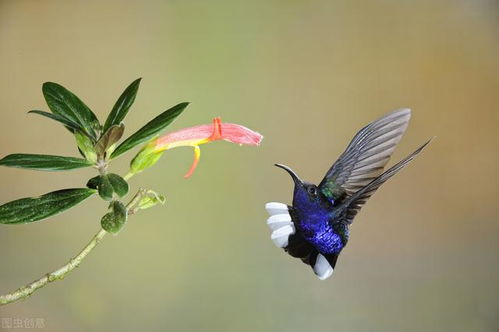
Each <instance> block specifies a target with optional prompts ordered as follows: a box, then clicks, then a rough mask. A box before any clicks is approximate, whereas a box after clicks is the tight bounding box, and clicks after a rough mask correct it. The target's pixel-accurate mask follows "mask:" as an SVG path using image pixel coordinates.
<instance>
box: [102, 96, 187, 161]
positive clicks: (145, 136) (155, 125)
mask: <svg viewBox="0 0 499 332" xmlns="http://www.w3.org/2000/svg"><path fill="white" fill-rule="evenodd" d="M187 105H189V103H180V104H178V105H175V106H173V107H172V108H170V109H168V110H166V111H164V112H163V113H161V114H160V115H158V116H157V117H155V118H154V119H152V120H151V121H149V122H148V123H147V124H146V125H145V126H143V127H142V128H140V129H139V130H138V131H136V132H135V133H134V134H133V135H132V136H130V137H128V138H127V139H126V140H125V141H124V142H123V143H121V144H120V145H119V146H118V147H117V148H116V150H114V152H113V153H112V154H111V158H116V157H118V156H119V155H121V154H123V153H125V152H126V151H128V150H130V149H131V148H133V147H135V146H136V145H138V144H141V143H144V142H146V141H147V140H149V139H150V138H151V137H153V136H154V135H156V134H157V133H159V132H160V131H161V130H163V129H164V128H165V127H166V126H168V125H169V124H170V123H171V122H172V121H173V120H175V118H176V117H177V116H179V115H180V114H181V113H182V112H183V111H184V109H185V108H186V107H187Z"/></svg>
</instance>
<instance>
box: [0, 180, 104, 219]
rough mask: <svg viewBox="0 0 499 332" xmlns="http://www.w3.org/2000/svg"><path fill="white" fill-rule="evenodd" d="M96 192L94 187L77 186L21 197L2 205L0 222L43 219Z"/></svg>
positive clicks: (0, 207)
mask: <svg viewBox="0 0 499 332" xmlns="http://www.w3.org/2000/svg"><path fill="white" fill-rule="evenodd" d="M94 193H95V190H93V189H88V188H75V189H64V190H58V191H54V192H51V193H48V194H45V195H42V196H39V197H31V198H21V199H18V200H15V201H12V202H9V203H6V204H4V205H1V206H0V224H25V223H29V222H34V221H38V220H42V219H45V218H47V217H50V216H53V215H56V214H58V213H60V212H62V211H64V210H67V209H69V208H71V207H73V206H75V205H76V204H78V203H80V202H81V201H83V200H84V199H86V198H88V197H90V196H91V195H92V194H94Z"/></svg>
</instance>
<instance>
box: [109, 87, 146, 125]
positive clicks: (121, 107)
mask: <svg viewBox="0 0 499 332" xmlns="http://www.w3.org/2000/svg"><path fill="white" fill-rule="evenodd" d="M140 80H141V78H138V79H136V80H135V81H133V82H132V83H131V84H130V85H129V86H128V87H127V88H126V89H125V91H123V93H122V94H121V96H120V97H119V98H118V100H117V101H116V104H114V107H113V109H112V110H111V113H109V116H108V117H107V119H106V123H105V124H104V128H103V129H102V130H103V131H104V132H105V131H107V130H108V129H109V128H111V126H113V125H118V124H120V123H121V121H123V119H124V118H125V116H126V115H127V113H128V110H129V109H130V106H132V104H133V102H134V101H135V96H136V95H137V91H138V90H139V85H140Z"/></svg>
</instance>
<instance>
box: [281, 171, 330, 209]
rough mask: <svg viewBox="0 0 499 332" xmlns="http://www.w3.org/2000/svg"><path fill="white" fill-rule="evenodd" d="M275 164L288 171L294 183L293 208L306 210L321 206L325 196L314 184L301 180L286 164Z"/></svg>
mask: <svg viewBox="0 0 499 332" xmlns="http://www.w3.org/2000/svg"><path fill="white" fill-rule="evenodd" d="M275 166H277V167H279V168H282V169H283V170H285V171H286V172H288V174H289V175H290V176H291V178H292V179H293V182H294V183H295V189H294V193H293V207H294V208H295V209H297V210H301V211H306V210H309V209H318V208H320V207H321V206H323V203H324V201H325V197H324V195H322V193H321V192H320V191H319V188H317V186H316V185H315V184H313V183H309V182H305V181H302V180H301V179H300V177H298V175H296V173H295V172H293V170H292V169H291V168H289V167H288V166H286V165H282V164H275Z"/></svg>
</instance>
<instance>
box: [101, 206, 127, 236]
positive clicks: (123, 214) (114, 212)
mask: <svg viewBox="0 0 499 332" xmlns="http://www.w3.org/2000/svg"><path fill="white" fill-rule="evenodd" d="M110 209H111V211H110V212H108V213H106V214H105V215H104V216H103V217H102V219H101V226H102V228H103V229H104V230H105V231H106V232H108V233H111V234H117V233H118V232H119V231H120V230H121V229H122V228H123V226H125V224H126V222H127V217H128V214H127V211H126V207H125V205H123V203H121V202H119V201H113V202H111V204H110Z"/></svg>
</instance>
